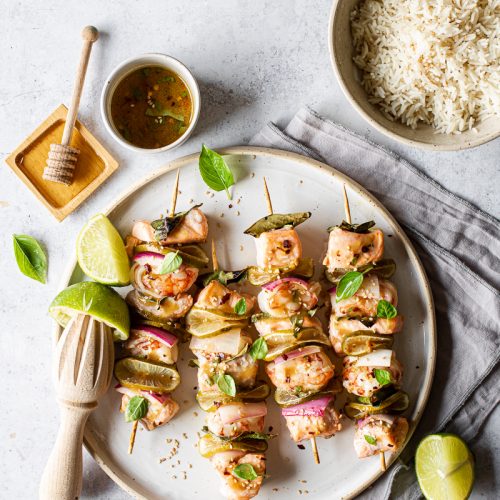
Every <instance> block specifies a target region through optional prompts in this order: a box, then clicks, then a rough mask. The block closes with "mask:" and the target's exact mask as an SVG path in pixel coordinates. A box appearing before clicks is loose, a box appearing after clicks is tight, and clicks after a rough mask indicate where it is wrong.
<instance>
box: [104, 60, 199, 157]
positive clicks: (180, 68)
mask: <svg viewBox="0 0 500 500" xmlns="http://www.w3.org/2000/svg"><path fill="white" fill-rule="evenodd" d="M147 66H161V67H163V68H166V69H168V70H170V71H172V72H174V73H176V74H177V75H179V76H180V77H181V78H182V80H183V82H184V83H185V84H186V87H187V88H188V90H189V93H190V94H191V102H192V113H191V120H190V122H189V126H188V128H187V129H186V131H185V132H184V133H183V134H182V135H181V136H180V137H179V138H178V139H177V140H176V141H174V142H172V143H171V144H167V145H166V146H163V147H161V148H140V147H138V146H134V145H133V144H131V143H130V142H128V141H127V140H125V138H124V137H123V136H122V135H121V134H120V132H119V131H118V129H117V128H116V127H115V125H114V123H113V119H112V118H111V99H112V97H113V93H114V91H115V90H116V87H117V86H118V84H119V83H120V82H121V81H122V80H123V78H125V77H126V76H127V75H129V74H130V73H132V72H133V71H135V70H137V69H140V68H145V67H147ZM200 107H201V97H200V89H199V87H198V83H197V82H196V80H195V78H194V76H193V74H192V73H191V71H189V69H187V67H186V66H184V64H182V63H181V62H180V61H178V60H177V59H175V58H174V57H171V56H167V55H165V54H155V53H153V54H143V55H141V56H137V57H131V58H130V59H127V60H125V61H123V62H122V63H121V64H119V65H118V66H117V67H116V68H115V69H114V70H113V71H112V72H111V74H110V75H109V77H108V78H107V80H106V83H105V85H104V88H103V89H102V94H101V115H102V119H103V121H104V125H105V127H106V129H107V131H108V132H109V133H110V134H111V136H112V137H113V138H114V139H115V140H116V142H118V143H120V144H121V145H122V146H124V147H125V148H127V149H130V150H131V151H136V152H140V153H162V152H163V151H169V150H170V149H173V148H176V147H177V146H180V145H181V144H182V143H183V142H185V141H186V140H187V139H188V137H189V136H190V135H191V133H192V132H193V130H194V128H195V127H196V123H197V121H198V118H199V116H200Z"/></svg>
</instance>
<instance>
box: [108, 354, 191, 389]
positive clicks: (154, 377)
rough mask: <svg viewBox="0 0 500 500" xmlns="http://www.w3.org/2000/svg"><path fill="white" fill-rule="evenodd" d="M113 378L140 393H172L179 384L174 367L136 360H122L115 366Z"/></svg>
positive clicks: (177, 374) (179, 379) (177, 373)
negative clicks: (138, 390) (140, 391)
mask: <svg viewBox="0 0 500 500" xmlns="http://www.w3.org/2000/svg"><path fill="white" fill-rule="evenodd" d="M115 377H116V378H117V380H118V381H119V382H120V384H121V385H123V386H125V387H128V388H129V389H140V390H142V391H151V392H158V393H160V394H163V393H165V392H172V391H173V390H174V389H175V388H176V387H177V386H178V385H179V384H180V382H181V377H180V375H179V372H178V371H177V370H176V368H175V367H174V366H171V365H164V364H162V363H153V362H152V361H143V360H141V359H136V358H123V359H120V361H118V362H117V363H116V364H115Z"/></svg>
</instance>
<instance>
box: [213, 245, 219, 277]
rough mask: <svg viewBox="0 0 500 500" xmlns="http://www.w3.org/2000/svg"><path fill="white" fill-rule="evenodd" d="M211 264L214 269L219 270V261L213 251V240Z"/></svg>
mask: <svg viewBox="0 0 500 500" xmlns="http://www.w3.org/2000/svg"><path fill="white" fill-rule="evenodd" d="M212 266H213V268H214V271H218V270H219V261H218V260H217V253H216V251H215V240H212Z"/></svg>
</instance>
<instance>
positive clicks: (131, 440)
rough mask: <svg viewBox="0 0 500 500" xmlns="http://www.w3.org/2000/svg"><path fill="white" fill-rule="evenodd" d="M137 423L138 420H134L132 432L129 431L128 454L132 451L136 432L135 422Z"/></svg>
mask: <svg viewBox="0 0 500 500" xmlns="http://www.w3.org/2000/svg"><path fill="white" fill-rule="evenodd" d="M138 423H139V420H135V421H134V425H133V426H132V432H131V433H130V439H129V442H128V454H129V455H132V451H133V450H134V443H135V435H136V433H137V424H138Z"/></svg>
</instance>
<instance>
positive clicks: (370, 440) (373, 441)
mask: <svg viewBox="0 0 500 500" xmlns="http://www.w3.org/2000/svg"><path fill="white" fill-rule="evenodd" d="M365 441H366V442H367V443H368V444H377V440H376V439H375V438H374V437H373V436H370V435H369V434H365Z"/></svg>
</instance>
